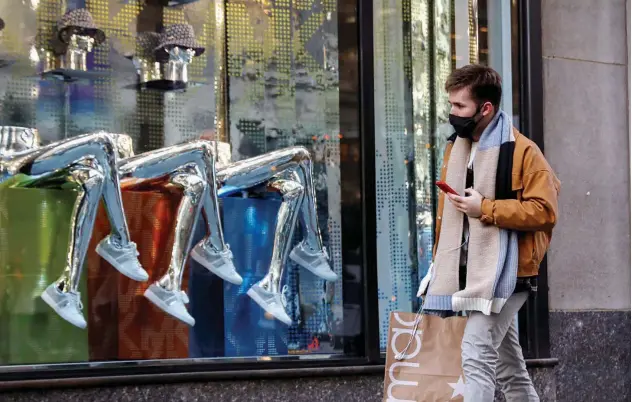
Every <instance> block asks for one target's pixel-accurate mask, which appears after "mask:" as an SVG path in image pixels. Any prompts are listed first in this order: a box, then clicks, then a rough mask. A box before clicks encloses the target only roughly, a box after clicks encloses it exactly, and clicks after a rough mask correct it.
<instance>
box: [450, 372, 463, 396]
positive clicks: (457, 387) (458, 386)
mask: <svg viewBox="0 0 632 402" xmlns="http://www.w3.org/2000/svg"><path fill="white" fill-rule="evenodd" d="M448 385H449V386H450V387H452V389H453V390H454V391H453V392H452V398H450V399H454V398H456V397H457V396H459V395H461V396H465V383H464V382H463V377H461V376H459V381H457V382H454V383H448Z"/></svg>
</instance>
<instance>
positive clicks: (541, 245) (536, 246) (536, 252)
mask: <svg viewBox="0 0 632 402" xmlns="http://www.w3.org/2000/svg"><path fill="white" fill-rule="evenodd" d="M550 242H551V236H550V235H549V234H548V233H547V232H535V233H534V234H533V257H532V259H533V262H534V263H536V264H537V265H539V264H540V263H541V262H542V260H543V259H544V254H546V251H547V250H548V248H549V244H550Z"/></svg>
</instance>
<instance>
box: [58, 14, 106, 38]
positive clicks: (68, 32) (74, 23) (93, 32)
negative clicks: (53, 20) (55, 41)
mask: <svg viewBox="0 0 632 402" xmlns="http://www.w3.org/2000/svg"><path fill="white" fill-rule="evenodd" d="M57 28H58V29H59V39H60V40H61V41H62V42H64V43H68V42H69V41H70V37H71V36H72V35H73V34H78V35H86V36H90V37H92V38H94V41H95V44H96V45H99V44H101V43H103V42H104V41H105V32H103V31H102V30H100V29H99V28H97V26H96V24H95V23H94V20H93V19H92V14H90V11H88V10H87V9H85V8H76V9H74V10H70V11H68V12H66V14H64V15H63V16H62V17H61V19H60V20H59V21H58V22H57Z"/></svg>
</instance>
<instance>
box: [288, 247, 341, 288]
mask: <svg viewBox="0 0 632 402" xmlns="http://www.w3.org/2000/svg"><path fill="white" fill-rule="evenodd" d="M290 259H291V260H292V261H294V262H295V263H297V264H298V265H300V266H301V267H303V268H305V269H306V270H308V271H310V272H312V273H313V274H314V275H316V276H317V277H319V278H322V279H324V280H326V281H329V282H333V281H335V280H337V279H338V275H336V273H335V272H334V271H333V270H332V269H331V267H330V266H329V255H328V254H327V250H325V248H324V247H323V249H322V250H310V249H309V248H308V247H307V246H306V245H305V242H300V243H299V244H298V245H297V246H296V247H294V249H293V250H292V252H291V253H290Z"/></svg>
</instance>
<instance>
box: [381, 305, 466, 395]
mask: <svg viewBox="0 0 632 402" xmlns="http://www.w3.org/2000/svg"><path fill="white" fill-rule="evenodd" d="M466 322H467V317H462V316H459V317H450V318H441V317H437V316H433V315H427V314H415V313H401V312H392V313H391V316H390V325H389V333H388V344H387V349H386V370H385V373H384V399H383V401H384V402H439V401H440V402H446V401H463V393H464V391H465V385H464V378H463V370H462V369H461V341H462V340H463V332H464V330H465V324H466Z"/></svg>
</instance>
